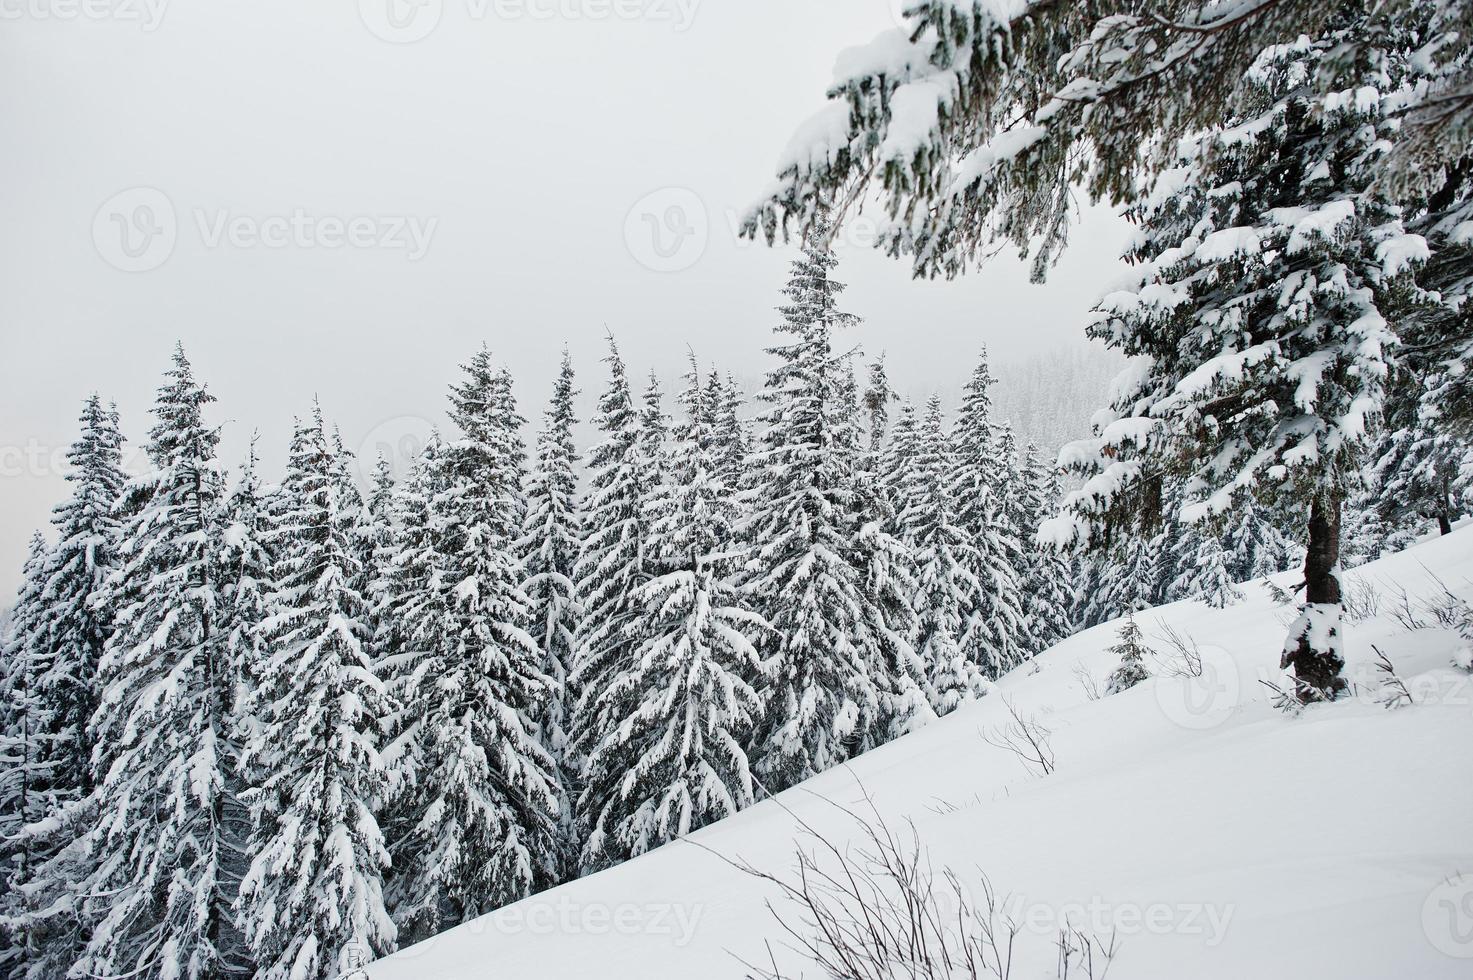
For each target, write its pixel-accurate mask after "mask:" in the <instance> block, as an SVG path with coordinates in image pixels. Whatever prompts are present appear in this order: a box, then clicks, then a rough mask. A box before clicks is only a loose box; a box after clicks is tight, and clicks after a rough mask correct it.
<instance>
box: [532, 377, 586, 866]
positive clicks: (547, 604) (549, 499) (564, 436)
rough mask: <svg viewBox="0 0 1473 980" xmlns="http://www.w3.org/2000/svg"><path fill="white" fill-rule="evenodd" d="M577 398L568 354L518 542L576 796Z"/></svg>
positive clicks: (552, 720)
mask: <svg viewBox="0 0 1473 980" xmlns="http://www.w3.org/2000/svg"><path fill="white" fill-rule="evenodd" d="M576 395H577V390H576V389H575V388H574V387H573V359H572V357H571V356H570V355H569V354H568V352H567V350H566V349H564V351H563V360H562V367H561V368H560V370H559V372H558V377H557V381H555V382H554V383H553V389H552V400H551V402H550V403H549V404H548V407H547V411H546V412H545V413H544V414H543V422H542V430H541V431H540V432H539V433H538V435H537V461H536V463H535V464H534V465H533V468H532V476H531V479H530V481H529V482H528V484H527V526H526V528H525V530H524V532H523V534H522V539H521V540H520V541H519V542H518V543H517V553H518V554H519V555H520V556H521V561H522V574H523V576H524V582H523V585H522V589H523V591H524V592H525V593H526V595H527V600H528V602H529V603H530V604H531V615H532V625H531V633H532V639H533V641H534V642H535V643H536V644H537V648H538V650H540V651H541V654H542V659H541V663H540V668H541V670H542V672H543V673H544V674H546V675H547V677H548V679H549V680H550V681H551V682H552V685H553V690H552V695H551V697H550V698H549V699H548V701H547V703H546V704H545V705H540V706H537V711H536V714H535V720H536V722H537V725H538V732H539V736H540V738H541V741H542V743H543V744H544V745H545V746H546V747H547V749H548V751H549V752H551V753H552V756H553V759H554V761H556V762H557V764H558V767H559V775H558V779H559V782H560V783H561V784H562V785H563V786H564V787H565V788H566V789H568V790H569V791H570V792H571V789H572V783H573V776H574V773H573V772H572V771H571V769H572V767H570V765H569V762H570V760H569V758H568V726H569V724H570V722H571V718H570V714H571V710H570V709H571V704H570V702H569V693H568V674H569V672H570V671H571V670H572V667H573V655H574V650H575V649H576V647H577V632H578V622H579V619H580V618H581V616H582V608H581V607H580V606H579V604H578V594H577V591H576V589H575V587H574V584H573V581H574V574H575V572H574V568H575V566H576V564H577V561H578V553H579V550H580V549H581V548H582V542H583V536H584V530H583V521H582V514H581V512H580V511H579V502H578V474H577V469H576V468H577V465H578V451H577V449H576V447H575V446H574V444H573V426H574V425H576V424H577V419H576V418H575V417H574V414H573V399H574V397H575V396H576ZM561 820H562V823H563V836H564V838H565V840H567V841H571V839H572V838H573V835H574V833H575V831H574V829H573V826H572V810H571V808H570V807H569V808H565V810H564V812H563V813H562V815H561Z"/></svg>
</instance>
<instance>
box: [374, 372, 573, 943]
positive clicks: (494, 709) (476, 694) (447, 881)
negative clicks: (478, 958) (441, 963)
mask: <svg viewBox="0 0 1473 980" xmlns="http://www.w3.org/2000/svg"><path fill="white" fill-rule="evenodd" d="M464 371H465V380H464V381H463V382H462V383H461V384H460V385H458V386H456V387H455V388H453V389H452V391H451V399H452V403H453V407H452V411H451V418H452V419H453V420H454V422H455V424H456V426H457V427H458V428H459V429H460V432H461V435H460V438H458V439H456V440H455V441H453V442H451V443H449V444H448V445H447V446H446V447H445V449H444V452H443V454H442V456H441V462H440V465H441V466H442V467H443V470H442V475H441V476H440V478H439V482H440V485H441V489H440V490H439V492H438V493H437V494H436V495H435V496H434V497H433V498H432V499H431V501H430V505H429V522H430V523H429V529H428V532H429V537H430V538H431V539H432V541H431V546H432V548H433V554H434V556H435V559H434V561H435V564H436V565H438V566H439V573H438V574H432V575H431V577H430V579H429V582H428V587H429V588H430V589H434V590H438V591H439V592H440V593H441V594H440V595H438V596H434V597H417V598H415V599H413V600H412V601H413V602H414V603H415V604H416V605H415V606H413V607H412V608H410V609H409V610H407V611H406V615H405V617H404V618H405V620H406V622H411V623H413V634H412V640H413V642H414V643H415V644H416V646H419V647H421V648H422V649H423V650H424V651H425V657H424V661H423V662H422V664H421V666H420V669H419V670H418V671H417V673H416V680H417V684H416V685H415V687H414V688H413V689H412V690H410V691H408V692H406V694H405V697H406V699H407V705H406V708H407V711H406V719H407V720H408V722H409V728H408V731H407V733H406V735H405V736H404V738H405V741H406V742H407V743H408V744H409V745H410V746H412V748H411V749H410V750H409V751H410V753H411V755H410V758H411V759H412V760H413V762H412V765H413V767H414V772H413V776H412V778H410V779H408V780H407V790H408V792H409V794H410V798H409V800H408V807H407V812H406V814H405V815H404V817H403V830H404V836H403V837H402V838H401V839H399V840H397V841H395V843H394V847H393V850H394V855H395V859H396V862H398V863H397V865H396V875H395V879H396V880H395V884H394V896H393V897H394V914H395V916H396V918H397V919H398V921H399V923H400V925H401V926H402V928H403V929H404V932H405V934H406V937H413V938H422V937H424V936H428V935H432V934H433V933H434V932H436V931H438V930H439V929H442V928H448V927H449V926H453V925H456V924H458V923H460V922H462V921H465V920H466V919H468V918H472V917H474V916H477V915H480V914H482V913H483V912H487V911H490V910H491V909H493V908H496V907H498V906H500V905H504V904H506V903H508V902H512V901H516V900H517V899H519V898H523V897H525V896H527V895H528V894H531V893H532V892H534V891H538V890H540V889H542V888H546V887H549V886H550V885H552V884H555V883H556V882H557V881H558V879H559V876H560V873H561V856H562V852H561V847H562V842H561V839H560V834H559V832H558V826H559V819H560V812H561V810H562V808H563V806H564V804H563V802H562V787H561V786H560V784H559V782H558V777H557V769H556V764H555V763H554V761H553V759H552V756H551V755H550V754H549V752H548V751H547V749H546V747H545V746H544V745H543V744H542V742H541V739H540V732H539V729H538V725H537V722H536V720H535V719H536V717H537V715H538V713H539V712H541V711H544V710H545V709H546V706H547V703H548V701H549V700H550V699H551V697H552V695H553V682H552V681H551V680H550V679H549V678H548V676H547V675H546V674H545V673H544V672H543V671H542V669H541V660H542V656H543V653H542V651H541V650H539V649H538V647H537V645H536V642H535V641H534V640H533V638H532V636H531V635H529V633H528V632H527V629H528V627H529V626H530V625H531V607H530V604H529V602H528V599H527V597H526V595H525V594H524V593H523V592H522V590H521V582H522V569H521V566H520V563H519V561H518V560H517V557H516V555H515V553H514V550H513V549H514V546H515V542H516V539H515V538H514V537H513V536H512V532H513V531H515V532H518V533H519V532H520V530H521V526H522V522H523V518H522V516H521V515H522V513H523V508H524V504H523V502H522V498H521V487H520V475H519V474H520V472H521V469H522V463H521V461H520V459H509V458H507V454H508V453H511V454H516V453H517V452H519V451H520V446H521V443H520V438H519V437H518V436H517V435H516V433H515V432H514V431H512V430H513V428H514V427H515V426H516V425H517V424H518V423H519V421H520V418H519V416H518V415H517V412H516V406H515V404H514V402H513V401H512V400H511V399H510V395H509V391H508V389H507V387H506V375H505V373H504V372H499V371H492V370H490V362H489V358H488V357H487V356H486V352H485V350H484V349H482V351H481V352H480V353H479V354H477V355H476V356H475V357H474V358H473V359H472V360H471V361H470V363H468V364H467V365H465V367H464Z"/></svg>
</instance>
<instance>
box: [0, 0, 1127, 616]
mask: <svg viewBox="0 0 1473 980" xmlns="http://www.w3.org/2000/svg"><path fill="white" fill-rule="evenodd" d="M896 5H898V0H895V2H892V0H336V2H333V3H315V2H305V3H304V2H302V0H172V2H169V0H0V20H3V21H4V23H3V25H0V77H3V81H4V84H3V85H0V125H3V130H4V132H5V133H6V134H7V136H8V139H9V149H8V152H6V153H4V154H0V206H3V213H4V214H5V217H6V221H5V223H4V225H3V227H0V267H3V268H4V269H5V281H4V288H3V289H0V329H3V331H4V333H3V353H4V356H3V357H0V487H3V492H0V501H3V507H0V594H3V595H5V596H6V597H7V601H8V597H9V595H10V594H11V593H12V591H13V589H14V587H15V584H16V583H17V581H18V579H19V566H20V562H21V560H22V558H23V555H24V545H25V541H26V539H27V538H28V537H29V535H30V532H31V530H32V529H33V528H35V527H37V526H40V525H44V524H45V522H46V521H47V519H48V514H49V511H50V507H51V506H52V504H54V503H55V502H56V501H57V500H58V499H59V498H60V497H61V496H62V495H63V494H64V492H65V486H64V483H63V481H62V479H61V477H60V474H59V473H58V472H57V471H56V467H55V466H54V465H53V463H52V462H51V460H54V459H57V458H59V457H60V455H61V452H60V451H61V450H63V449H64V447H65V446H66V445H67V443H69V442H70V440H71V439H72V437H73V434H74V426H75V420H76V416H77V412H78V409H79V407H80V404H81V401H82V399H83V398H84V397H85V396H86V394H87V393H88V392H89V391H92V390H93V389H97V390H100V391H101V392H102V393H103V394H104V395H105V396H106V397H109V398H113V399H116V400H117V402H118V405H119V407H120V409H121V411H122V413H123V424H124V428H125V432H126V433H127V434H128V435H129V436H130V437H131V439H133V440H136V441H141V440H142V439H143V438H144V437H145V433H146V431H147V428H148V425H149V419H148V418H147V415H146V413H147V409H148V407H149V404H150V402H151V400H152V396H153V391H154V389H155V387H156V386H157V384H158V381H159V376H160V372H161V371H162V369H163V368H164V367H165V366H166V364H167V360H168V356H169V351H170V347H171V345H172V343H173V341H174V340H175V339H176V338H179V339H182V340H183V341H184V343H185V346H186V348H187V350H188V351H189V354H190V356H191V358H192V359H193V361H194V362H195V365H196V368H197V370H198V372H199V374H200V376H201V377H202V378H203V379H204V380H206V381H207V382H208V383H209V385H210V388H211V390H212V391H213V392H214V393H215V394H216V395H217V396H219V398H220V403H219V405H218V406H216V411H215V416H214V417H215V419H217V420H219V421H220V422H224V423H227V425H226V428H225V436H226V442H225V446H224V453H225V456H226V459H227V462H230V463H232V464H233V463H234V462H235V461H236V460H238V458H239V457H240V456H241V454H242V453H243V452H244V449H245V444H246V441H247V440H248V438H249V435H250V432H251V430H252V429H259V430H260V433H261V439H262V446H263V451H264V454H265V455H266V457H267V461H268V463H269V464H272V465H273V466H274V465H275V464H277V463H279V461H280V460H281V459H282V457H283V456H284V451H283V450H284V446H285V444H286V441H287V438H288V436H289V433H290V425H291V418H292V415H293V413H298V412H301V411H303V410H304V409H305V407H306V406H307V405H308V404H309V402H310V400H311V398H312V396H313V395H314V394H317V395H320V397H321V399H322V401H323V405H324V408H325V410H326V411H327V413H328V415H329V416H330V418H332V419H333V420H335V421H337V422H338V423H340V425H341V427H342V430H343V433H344V436H345V439H346V441H347V442H348V444H349V445H350V446H362V445H365V444H368V445H370V446H371V445H374V444H375V443H377V442H383V441H386V440H387V441H389V442H391V443H392V442H393V441H394V440H396V439H397V438H399V436H400V435H404V436H407V437H412V436H413V434H414V431H415V430H416V426H420V425H428V424H430V423H432V422H434V421H436V420H439V419H441V418H442V417H443V416H442V406H443V403H444V397H443V396H444V387H445V384H446V383H447V382H448V381H450V380H452V379H453V377H454V374H455V365H456V364H457V362H459V361H460V360H463V359H464V358H465V357H466V356H467V354H468V353H469V352H471V351H472V350H474V349H475V347H476V346H478V345H479V344H480V343H481V342H482V341H483V340H484V341H486V342H487V343H489V344H490V345H491V347H492V348H493V350H494V351H495V352H496V354H497V355H498V356H499V357H500V358H501V359H503V360H504V361H505V362H507V363H509V364H510V366H511V368H512V370H513V372H514V373H515V374H516V377H517V379H518V384H519V387H518V394H519V396H520V397H521V399H522V405H523V409H524V413H525V414H526V415H528V416H529V417H532V418H535V417H536V415H537V414H538V413H540V411H541V408H542V405H543V403H544V401H545V398H546V395H547V389H548V385H549V384H550V382H551V379H552V376H553V373H554V371H555V369H556V363H557V358H558V356H559V351H560V349H561V348H562V346H563V344H564V343H567V344H569V345H570V346H571V348H572V350H573V354H574V357H575V359H576V360H577V362H578V367H579V369H580V372H581V375H580V386H581V387H582V389H583V391H584V402H585V405H586V404H587V403H589V402H591V400H592V398H593V397H594V395H595V394H596V392H597V389H598V387H599V385H600V384H601V381H602V373H601V366H600V365H599V364H598V363H597V358H598V357H599V356H601V353H602V336H603V332H604V329H605V326H606V325H607V327H608V328H609V329H611V330H613V331H614V333H615V334H616V335H617V337H618V339H619V340H620V342H621V345H622V347H623V350H624V354H625V356H626V359H627V360H628V361H629V363H630V365H631V368H633V369H634V370H636V371H641V372H642V371H645V370H648V369H649V368H650V367H653V368H655V369H656V370H657V371H658V372H659V373H660V374H661V375H662V376H665V377H674V376H675V375H676V374H678V373H679V371H680V369H681V362H682V359H683V357H684V347H685V345H686V344H690V345H692V346H693V347H694V348H695V349H696V352H697V354H698V355H699V356H700V357H701V358H702V359H714V360H716V361H717V362H719V363H720V364H722V366H723V367H727V368H729V369H731V370H733V371H735V372H737V373H738V374H739V375H741V376H743V377H744V378H749V379H755V378H756V377H757V375H758V374H759V372H760V371H761V370H762V368H763V367H764V357H763V355H762V353H761V351H762V347H763V346H764V344H765V343H766V342H767V340H768V339H769V333H768V331H769V328H770V327H771V325H772V323H773V321H774V314H773V312H772V308H773V306H774V305H775V303H776V302H777V299H778V297H777V289H778V287H779V286H780V285H781V283H782V281H783V279H784V271H785V267H786V263H787V261H788V260H789V259H790V258H791V252H790V251H789V250H785V249H768V248H766V247H765V246H761V245H755V244H752V243H750V242H740V243H739V242H737V241H736V240H735V236H734V234H733V232H732V223H733V221H734V220H735V215H736V214H738V213H739V212H740V211H741V210H742V209H743V207H744V206H745V205H747V204H748V203H750V202H751V201H752V200H753V199H754V197H755V195H756V194H757V193H758V192H759V191H760V190H761V188H762V187H763V186H764V185H765V184H766V182H767V181H768V179H769V177H770V174H771V170H772V165H773V163H774V161H775V160H776V158H777V156H778V154H779V152H780V151H781V150H782V148H783V146H784V144H785V143H786V142H787V139H788V137H789V135H790V134H791V132H792V131H793V130H794V128H795V127H796V126H797V125H798V124H799V123H800V122H801V121H802V120H803V119H804V118H805V117H806V116H808V115H809V114H810V113H812V112H813V111H815V110H817V109H818V108H820V106H821V105H822V98H823V91H824V89H825V87H826V84H827V82H828V80H829V78H830V73H831V67H832V65H833V62H834V59H835V57H836V55H837V54H838V52H839V51H840V50H841V49H842V48H843V47H845V46H848V45H851V44H856V43H862V42H864V41H867V40H869V39H870V38H871V37H872V36H873V35H874V34H876V33H877V32H879V31H881V30H885V29H887V28H890V27H892V26H893V25H894V21H893V19H892V17H893V15H892V12H891V9H892V6H896ZM631 15H634V16H631ZM416 38H417V39H416ZM703 213H704V218H703V217H702V215H703ZM1122 239H1123V228H1122V225H1121V224H1120V223H1119V222H1117V221H1116V220H1114V219H1112V218H1108V217H1094V218H1092V219H1091V220H1089V221H1087V222H1086V223H1085V227H1084V228H1083V229H1082V232H1081V233H1080V234H1079V235H1078V236H1077V240H1076V243H1075V245H1074V247H1073V249H1072V251H1071V253H1070V254H1069V255H1068V256H1067V258H1066V260H1065V262H1064V263H1063V265H1062V266H1061V267H1060V268H1059V269H1058V270H1056V272H1055V274H1054V276H1053V278H1052V279H1051V281H1050V283H1049V284H1048V285H1047V286H1044V287H1035V286H1030V285H1028V283H1027V277H1026V273H1025V270H1024V269H1023V267H1022V266H1021V264H1020V263H1018V262H1017V261H1015V260H1013V259H1012V258H1010V257H1008V258H1003V259H999V260H996V261H995V262H994V263H993V264H992V265H990V266H989V267H988V268H987V269H986V270H984V271H983V272H982V273H980V274H976V275H973V276H971V277H970V278H968V279H967V280H965V281H962V282H956V283H926V282H922V283H917V282H913V281H911V280H910V278H909V276H908V274H907V268H906V266H905V265H903V264H901V263H896V262H893V261H891V260H888V259H885V258H884V257H883V256H881V255H879V254H877V253H872V252H868V251H865V250H864V249H862V248H857V247H846V248H845V249H844V255H845V262H844V264H843V265H842V266H841V274H840V278H842V279H844V280H846V281H847V282H849V283H850V289H849V292H848V293H847V294H846V295H847V299H848V304H847V305H848V307H849V308H850V309H851V310H853V311H854V312H857V313H859V314H861V315H862V316H863V317H864V318H865V324H864V325H863V326H862V327H861V328H859V329H858V330H857V331H855V336H854V340H855V342H856V343H858V344H861V345H863V346H864V347H865V349H866V350H867V351H869V352H877V351H878V350H880V349H885V350H887V351H888V355H889V359H890V364H891V375H892V378H893V379H894V380H895V382H896V383H897V385H898V386H899V387H900V388H902V390H906V391H910V392H913V393H916V394H922V393H924V392H926V391H928V390H929V389H930V388H932V387H936V386H943V387H948V388H949V387H952V386H954V385H955V383H956V382H957V381H958V380H959V379H960V377H961V376H962V375H963V374H964V373H965V372H966V371H967V370H968V369H969V367H970V364H971V362H972V360H973V358H974V356H975V352H976V350H977V348H978V346H979V345H981V344H983V343H985V344H987V345H988V346H989V347H990V348H991V350H992V351H993V352H994V356H995V357H996V358H997V359H999V360H1004V361H1005V360H1008V359H1011V358H1015V357H1020V356H1024V355H1027V354H1029V353H1031V352H1036V351H1041V350H1047V349H1052V348H1054V347H1057V346H1058V345H1060V344H1063V343H1079V342H1080V340H1079V338H1080V337H1081V323H1082V315H1083V313H1084V312H1085V311H1086V310H1087V309H1088V306H1089V305H1090V303H1091V301H1092V300H1093V299H1094V298H1095V297H1096V296H1097V294H1098V293H1099V290H1100V288H1101V286H1102V285H1103V284H1104V283H1105V282H1106V281H1107V280H1108V279H1109V278H1111V277H1112V276H1113V275H1114V274H1115V271H1114V270H1115V268H1116V266H1115V263H1114V256H1115V254H1116V253H1117V252H1118V250H1119V246H1120V244H1121V241H1122ZM419 420H428V421H424V422H421V421H419Z"/></svg>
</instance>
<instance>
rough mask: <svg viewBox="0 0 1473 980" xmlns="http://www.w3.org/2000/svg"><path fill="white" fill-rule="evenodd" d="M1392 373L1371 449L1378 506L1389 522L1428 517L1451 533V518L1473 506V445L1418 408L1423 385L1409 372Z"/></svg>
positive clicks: (1383, 516)
mask: <svg viewBox="0 0 1473 980" xmlns="http://www.w3.org/2000/svg"><path fill="white" fill-rule="evenodd" d="M1394 378H1395V382H1396V383H1395V386H1394V391H1395V392H1396V397H1393V398H1391V399H1389V404H1388V410H1387V419H1386V426H1385V434H1384V435H1383V436H1382V437H1381V439H1380V441H1379V443H1378V444H1377V446H1376V448H1375V450H1374V452H1373V453H1372V457H1373V462H1372V465H1371V482H1372V493H1373V496H1374V501H1375V506H1376V509H1377V511H1378V512H1379V515H1380V517H1381V519H1382V520H1383V521H1385V522H1386V523H1387V524H1389V525H1391V526H1392V527H1395V526H1398V525H1405V524H1408V523H1412V522H1417V521H1419V520H1420V521H1432V522H1434V523H1435V524H1436V525H1437V529H1438V531H1439V532H1440V533H1442V534H1449V533H1451V532H1452V529H1453V521H1455V520H1457V519H1458V518H1459V517H1461V516H1462V515H1463V513H1465V512H1466V510H1467V509H1468V508H1469V507H1470V506H1473V446H1470V443H1469V441H1468V438H1467V433H1465V432H1462V431H1459V429H1458V428H1457V427H1455V426H1452V425H1449V424H1448V423H1447V422H1446V421H1445V420H1443V419H1440V418H1438V417H1435V416H1432V415H1431V413H1430V412H1428V411H1425V410H1422V409H1423V408H1424V406H1423V403H1422V399H1421V398H1420V397H1419V396H1420V395H1421V386H1420V385H1418V384H1417V383H1416V382H1415V380H1414V379H1413V378H1412V377H1411V375H1410V372H1408V371H1405V370H1402V371H1397V372H1396V373H1395V375H1394ZM1406 389H1412V390H1411V391H1407V390H1406ZM1417 530H1420V528H1418V529H1417Z"/></svg>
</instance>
